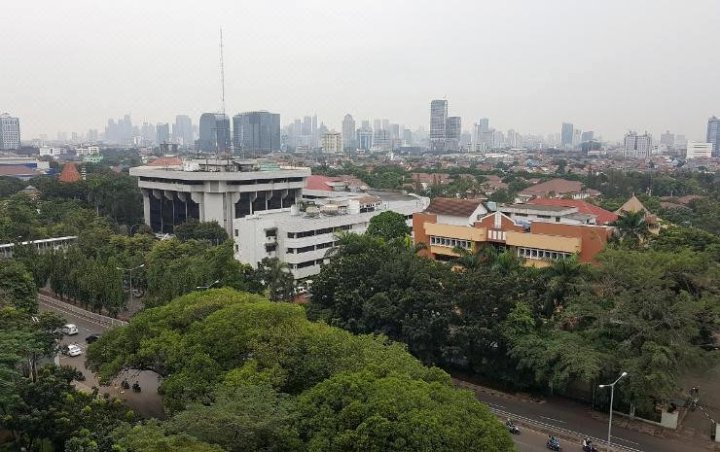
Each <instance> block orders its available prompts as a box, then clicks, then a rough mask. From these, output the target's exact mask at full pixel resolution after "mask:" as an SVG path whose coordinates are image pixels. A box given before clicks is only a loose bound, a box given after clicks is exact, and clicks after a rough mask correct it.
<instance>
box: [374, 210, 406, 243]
mask: <svg viewBox="0 0 720 452" xmlns="http://www.w3.org/2000/svg"><path fill="white" fill-rule="evenodd" d="M367 234H369V235H372V236H375V237H380V238H383V239H385V240H394V239H399V238H404V237H406V236H408V235H410V226H408V225H407V223H406V220H405V216H403V215H401V214H399V213H397V212H393V211H390V210H388V211H386V212H382V213H380V214H378V215H375V216H374V217H372V218H371V219H370V223H369V224H368V228H367Z"/></svg>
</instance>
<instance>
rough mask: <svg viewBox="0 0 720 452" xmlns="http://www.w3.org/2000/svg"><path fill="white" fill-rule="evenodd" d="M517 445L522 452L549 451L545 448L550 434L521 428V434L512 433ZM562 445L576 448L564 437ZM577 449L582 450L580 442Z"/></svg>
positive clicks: (564, 447) (571, 448) (566, 447)
mask: <svg viewBox="0 0 720 452" xmlns="http://www.w3.org/2000/svg"><path fill="white" fill-rule="evenodd" d="M512 437H513V441H515V445H516V446H517V447H518V450H520V452H543V451H546V452H547V451H548V449H546V448H545V442H546V441H547V440H548V436H547V435H546V434H545V433H539V432H535V431H532V430H528V429H526V428H522V427H521V428H520V434H519V435H512ZM560 446H561V447H562V448H563V450H575V449H576V448H575V447H574V445H573V444H572V443H570V442H568V441H565V440H563V439H561V440H560ZM577 450H581V447H580V444H577Z"/></svg>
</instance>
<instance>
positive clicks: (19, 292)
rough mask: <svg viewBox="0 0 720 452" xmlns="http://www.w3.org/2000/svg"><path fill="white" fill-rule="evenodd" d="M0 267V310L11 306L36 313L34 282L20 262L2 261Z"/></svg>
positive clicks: (35, 288)
mask: <svg viewBox="0 0 720 452" xmlns="http://www.w3.org/2000/svg"><path fill="white" fill-rule="evenodd" d="M1 264H2V265H0V308H2V307H6V306H12V307H15V308H17V309H20V310H22V311H25V312H36V311H37V307H38V304H37V287H36V286H35V280H34V279H33V276H32V274H31V273H30V272H28V271H27V269H26V268H25V266H24V265H23V264H21V263H20V262H17V261H14V260H10V261H3V262H1Z"/></svg>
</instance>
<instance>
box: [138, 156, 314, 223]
mask: <svg viewBox="0 0 720 452" xmlns="http://www.w3.org/2000/svg"><path fill="white" fill-rule="evenodd" d="M130 175H132V176H136V177H137V178H138V186H139V187H140V189H141V191H142V195H143V207H144V217H145V223H146V224H147V225H148V226H150V227H151V228H152V230H153V231H154V232H156V233H172V232H173V230H174V227H175V226H177V225H179V224H182V223H184V222H185V221H187V220H188V219H191V218H194V219H196V220H198V221H217V222H218V223H219V224H220V226H222V227H223V228H224V229H225V230H226V231H227V232H228V234H232V222H233V220H234V219H235V218H242V217H244V216H247V215H251V214H253V213H256V212H260V211H265V210H277V209H284V208H289V207H290V206H292V205H294V204H295V203H296V202H297V201H298V200H299V199H300V196H301V191H302V188H303V187H304V186H305V179H306V178H307V177H308V176H309V175H310V169H309V168H301V167H279V166H277V165H276V164H272V163H264V162H259V161H254V160H214V159H213V160H186V161H185V162H184V163H183V166H182V167H180V168H178V167H176V166H139V167H135V168H131V169H130Z"/></svg>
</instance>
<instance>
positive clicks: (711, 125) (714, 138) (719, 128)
mask: <svg viewBox="0 0 720 452" xmlns="http://www.w3.org/2000/svg"><path fill="white" fill-rule="evenodd" d="M707 142H708V143H712V146H713V148H712V155H713V157H718V156H720V119H718V118H716V117H715V116H713V117H712V118H710V119H708V125H707Z"/></svg>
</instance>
